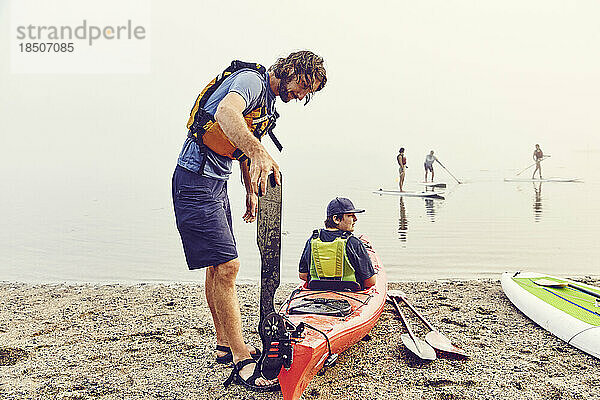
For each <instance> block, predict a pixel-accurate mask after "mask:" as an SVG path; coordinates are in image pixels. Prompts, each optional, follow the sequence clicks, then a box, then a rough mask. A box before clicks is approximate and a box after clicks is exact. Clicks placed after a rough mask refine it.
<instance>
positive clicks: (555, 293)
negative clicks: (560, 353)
mask: <svg viewBox="0 0 600 400" xmlns="http://www.w3.org/2000/svg"><path fill="white" fill-rule="evenodd" d="M501 283H502V289H503V290H504V293H505V294H506V297H508V299H509V300H510V301H511V302H512V303H513V304H514V305H515V306H516V307H517V308H518V309H519V310H521V311H522V312H523V314H525V315H526V316H527V317H529V318H530V319H531V320H533V321H534V322H535V323H537V324H538V325H539V326H541V327H542V328H544V329H546V330H547V331H549V332H550V333H552V334H554V335H555V336H557V337H559V338H560V339H562V340H564V341H565V342H567V343H569V344H570V345H572V346H574V347H577V348H578V349H580V350H583V351H584V352H586V353H588V354H590V355H592V356H594V357H597V358H600V299H599V297H600V288H597V287H595V286H591V285H586V284H583V283H579V282H574V281H570V280H568V279H561V278H556V277H554V276H550V275H544V274H538V273H535V272H517V273H514V272H505V273H503V274H502V279H501Z"/></svg>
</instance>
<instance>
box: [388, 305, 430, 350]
mask: <svg viewBox="0 0 600 400" xmlns="http://www.w3.org/2000/svg"><path fill="white" fill-rule="evenodd" d="M388 300H391V302H392V304H393V305H394V308H395V309H396V311H397V312H398V315H400V319H401V320H402V323H403V324H404V326H405V327H406V330H407V331H408V335H407V334H406V333H403V334H402V335H400V339H402V343H404V345H405V346H406V348H407V349H408V350H410V351H411V352H413V353H414V354H415V355H416V356H417V357H419V358H420V359H422V360H435V359H436V358H437V356H436V354H435V350H434V349H433V347H431V346H430V345H429V344H427V342H425V341H424V340H422V339H419V338H418V337H416V336H415V334H414V333H413V331H412V329H410V325H409V324H408V321H407V320H406V317H405V316H404V314H403V313H402V311H401V310H400V307H399V306H398V303H397V302H396V299H395V298H394V297H392V296H389V295H388Z"/></svg>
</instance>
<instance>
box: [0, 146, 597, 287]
mask: <svg viewBox="0 0 600 400" xmlns="http://www.w3.org/2000/svg"><path fill="white" fill-rule="evenodd" d="M586 160H587V161H586ZM591 165H592V161H591V157H583V158H582V160H581V165H579V166H578V168H577V169H578V170H579V171H582V172H585V174H583V175H579V176H580V177H582V178H583V179H584V182H583V183H542V184H539V183H536V184H533V183H505V182H503V180H502V178H503V177H504V176H510V175H511V174H514V172H515V171H514V170H512V171H509V170H496V171H492V170H490V171H482V170H464V171H461V174H460V178H461V179H464V180H465V183H463V184H461V185H457V184H452V181H451V180H450V179H447V176H445V175H443V174H442V173H441V171H439V169H438V175H440V178H442V179H443V180H444V181H446V182H448V183H449V186H448V188H446V189H444V190H443V191H444V192H445V193H444V196H445V199H444V200H425V199H421V198H402V197H396V196H380V195H377V194H373V193H372V191H373V190H377V189H378V188H379V187H384V188H388V189H395V185H396V183H395V182H394V180H393V178H389V177H388V176H387V175H386V177H385V178H382V179H381V182H379V179H378V178H373V177H372V175H368V174H367V173H365V174H364V176H360V175H356V174H355V175H351V176H349V177H345V178H340V179H338V180H337V181H336V182H335V184H331V183H329V184H327V182H326V180H320V179H314V177H310V176H308V175H307V174H305V173H304V171H301V170H298V169H295V170H293V169H291V170H290V169H288V170H289V172H287V174H286V176H285V187H284V200H285V204H284V216H283V231H284V236H283V250H282V259H283V265H282V280H284V281H289V282H291V281H295V280H296V268H297V259H298V257H299V255H300V253H301V251H302V248H303V245H304V243H305V241H306V239H307V237H308V236H309V234H310V232H311V231H312V229H314V228H316V227H320V226H322V221H323V219H324V218H323V213H324V208H325V205H326V204H327V202H328V201H329V200H330V199H331V198H332V197H334V196H335V195H337V194H340V195H345V196H348V197H351V198H352V200H353V201H354V203H355V204H356V205H357V206H358V207H362V208H365V209H367V212H366V213H365V214H362V215H360V216H359V220H358V223H357V233H365V234H367V235H368V236H369V237H370V239H371V241H372V243H373V245H374V247H375V248H376V250H377V251H378V252H379V254H380V256H381V258H382V260H383V262H384V264H385V266H386V269H387V273H388V277H389V278H390V279H392V280H405V279H406V280H421V279H433V278H450V277H458V278H476V277H494V278H497V277H498V276H499V274H500V273H501V272H502V271H505V270H514V269H528V270H535V271H545V272H548V273H554V274H559V275H564V274H567V275H568V274H572V275H582V274H598V273H600V268H599V267H600V265H599V261H598V260H600V245H599V239H598V221H599V218H598V217H599V212H598V207H597V206H596V202H597V200H596V199H598V197H599V195H600V185H599V184H598V179H597V178H596V177H595V176H594V175H590V174H593V173H595V172H594V170H592V169H590V168H589V167H590V166H591ZM553 172H555V173H554V174H553V175H554V176H559V175H562V176H571V177H572V176H573V174H569V173H568V172H567V171H563V172H562V173H561V171H560V170H558V171H553ZM170 173H171V171H164V172H163V175H161V176H156V175H153V174H146V175H139V174H134V173H131V174H130V175H129V174H106V173H105V174H101V173H98V175H97V176H95V175H93V174H92V176H90V174H77V173H74V172H73V171H61V170H60V169H56V170H52V169H50V170H47V171H44V173H39V174H36V173H35V172H27V171H22V170H16V171H11V173H10V174H8V175H9V176H5V177H4V178H3V179H2V192H3V193H5V194H6V195H3V196H2V197H1V199H0V201H1V204H0V213H1V214H0V215H1V219H2V221H3V225H4V227H3V229H2V230H1V232H0V280H3V281H24V282H65V281H66V282H139V281H148V282H152V281H180V282H181V281H202V280H203V273H202V272H198V271H195V272H189V271H188V270H187V268H186V266H185V261H184V258H183V251H182V249H181V244H180V241H179V236H178V234H177V231H176V228H175V224H174V220H173V213H172V206H171V199H170ZM455 174H456V173H455ZM586 174H587V175H586ZM414 175H419V176H414ZM414 175H413V176H411V175H409V176H408V178H407V183H406V185H405V186H406V188H407V189H409V190H410V189H413V190H416V189H418V188H420V187H419V186H418V184H417V181H418V179H419V178H420V171H419V173H418V174H417V172H416V171H415V172H414ZM49 176H56V177H57V178H56V179H49V178H48V177H49ZM390 176H392V177H393V174H390ZM59 177H60V178H59ZM241 190H242V189H241V185H240V184H239V182H237V179H236V178H232V181H231V184H230V196H231V198H232V207H233V211H234V220H235V232H236V237H237V241H238V245H239V251H240V255H241V261H242V270H241V272H240V280H241V281H257V278H258V276H259V265H260V262H259V256H258V251H257V249H256V245H255V243H256V238H255V235H256V233H255V232H256V225H255V224H252V225H247V224H244V223H243V222H242V221H241V218H240V216H241V214H242V210H241V199H242V198H243V197H241V196H242V193H241Z"/></svg>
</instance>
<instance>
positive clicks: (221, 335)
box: [173, 50, 327, 391]
mask: <svg viewBox="0 0 600 400" xmlns="http://www.w3.org/2000/svg"><path fill="white" fill-rule="evenodd" d="M326 82H327V76H326V72H325V68H324V64H323V58H321V57H319V56H318V55H316V54H314V53H312V52H310V51H306V50H304V51H298V52H294V53H291V54H290V55H289V56H287V57H286V58H279V59H278V60H277V61H276V62H275V64H274V65H273V66H271V67H270V68H269V69H268V70H266V69H265V68H264V67H263V66H262V65H260V64H256V63H244V62H241V61H233V62H232V63H231V65H230V66H229V67H228V68H227V69H226V70H225V71H223V72H222V73H221V74H219V75H218V76H217V77H216V78H215V79H213V80H212V81H211V82H210V83H209V84H208V85H207V86H206V87H205V88H204V90H203V91H202V92H201V93H200V95H199V96H198V98H197V99H196V103H195V104H194V107H193V108H192V111H191V113H190V118H189V120H188V123H187V128H188V136H187V139H186V140H185V143H184V144H183V149H182V150H181V153H180V154H179V158H178V160H177V166H176V168H175V172H174V174H173V205H174V210H175V219H176V222H177V229H178V230H179V233H180V235H181V241H182V243H183V249H184V253H185V257H186V261H187V265H188V268H189V269H191V270H194V269H201V268H206V283H205V291H206V299H207V302H208V306H209V308H210V311H211V314H212V319H213V323H214V327H215V332H216V340H217V353H216V357H217V361H218V362H230V361H233V362H234V371H233V372H232V375H233V376H234V378H235V379H233V381H234V382H235V383H239V384H242V385H244V386H246V387H248V388H250V389H252V390H256V391H270V390H277V389H279V385H278V384H277V382H276V381H268V380H266V379H264V378H263V377H261V373H260V368H258V365H257V364H256V362H255V361H254V360H253V357H252V356H254V357H258V355H259V352H258V351H256V350H257V349H254V348H252V347H248V346H247V345H246V344H245V342H244V338H243V337H242V323H241V314H240V307H239V303H238V298H237V294H236V291H235V279H236V276H237V273H238V271H239V268H240V261H239V259H238V253H237V249H236V243H235V238H234V235H233V228H232V218H231V211H230V207H229V198H228V195H227V180H228V178H229V175H230V174H231V170H232V164H233V160H234V159H235V160H238V161H239V163H240V169H241V173H242V180H243V182H244V186H245V188H246V212H245V214H244V215H243V216H242V218H243V220H244V221H245V222H248V223H249V222H253V221H255V220H256V213H257V204H258V197H257V194H258V190H259V187H260V188H261V191H262V192H263V193H265V190H266V186H267V178H268V175H269V174H270V173H273V174H274V176H275V180H276V182H277V184H280V178H279V166H278V165H277V163H276V162H275V161H274V160H273V158H272V157H271V156H270V155H269V153H268V152H267V150H266V149H265V148H264V147H263V145H262V144H261V142H260V139H261V138H262V137H263V136H265V135H267V134H268V135H269V136H270V137H271V138H272V139H273V141H274V142H275V144H276V145H277V146H278V147H279V148H280V147H281V145H280V144H279V142H278V141H277V139H276V138H275V137H274V135H273V128H274V126H275V120H276V119H277V117H278V116H279V115H278V114H277V111H276V110H275V100H276V97H277V96H279V98H281V100H282V101H283V102H284V103H287V102H288V101H290V100H292V99H295V100H303V99H304V100H305V102H304V104H305V105H306V104H307V103H308V102H309V100H310V99H311V97H312V95H313V94H314V93H315V92H317V91H319V90H321V89H322V88H323V87H324V86H325V84H326ZM251 353H254V354H251Z"/></svg>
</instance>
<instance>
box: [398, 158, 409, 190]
mask: <svg viewBox="0 0 600 400" xmlns="http://www.w3.org/2000/svg"><path fill="white" fill-rule="evenodd" d="M396 160H397V161H398V166H399V167H398V173H399V174H400V180H399V181H398V185H399V186H400V191H401V192H403V191H404V190H403V189H402V185H404V176H405V175H406V168H408V166H407V165H406V157H405V156H404V147H400V150H399V153H398V155H397V156H396Z"/></svg>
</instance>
